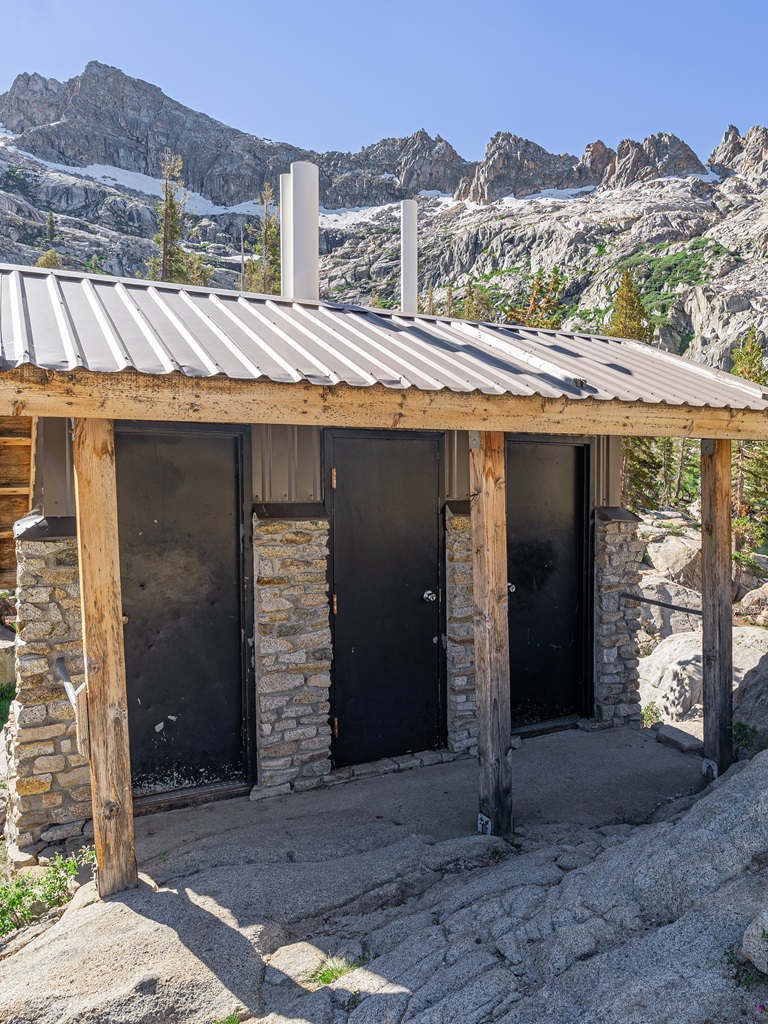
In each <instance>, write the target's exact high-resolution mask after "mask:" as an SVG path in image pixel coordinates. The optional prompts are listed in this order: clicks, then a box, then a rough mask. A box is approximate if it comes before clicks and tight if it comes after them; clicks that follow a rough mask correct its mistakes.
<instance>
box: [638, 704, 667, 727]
mask: <svg viewBox="0 0 768 1024" xmlns="http://www.w3.org/2000/svg"><path fill="white" fill-rule="evenodd" d="M640 713H641V715H642V716H643V726H644V727H645V728H646V729H650V728H651V726H652V725H656V723H657V722H663V721H664V717H663V716H662V714H661V709H660V708H659V706H658V704H656V703H655V702H654V701H651V702H650V703H649V704H645V705H644V706H643V707H642V708H641V711H640Z"/></svg>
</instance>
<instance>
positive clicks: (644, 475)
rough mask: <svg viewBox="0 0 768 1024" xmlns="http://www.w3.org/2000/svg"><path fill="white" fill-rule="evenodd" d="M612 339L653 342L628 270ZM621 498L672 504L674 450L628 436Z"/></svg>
mask: <svg viewBox="0 0 768 1024" xmlns="http://www.w3.org/2000/svg"><path fill="white" fill-rule="evenodd" d="M605 333H606V334H607V335H608V336H609V337H612V338H633V339H634V340H635V341H644V342H650V341H651V339H652V337H653V330H652V328H651V326H650V323H649V321H648V315H647V313H646V312H645V307H644V306H643V300H642V299H641V297H640V292H639V291H638V289H637V288H636V287H635V285H634V283H633V281H632V278H631V277H630V275H629V271H626V270H625V271H624V273H623V275H622V277H621V281H620V282H619V288H618V291H617V292H616V298H615V300H614V304H613V314H612V316H611V323H610V326H609V327H608V329H607V330H606V332H605ZM621 454H622V459H621V496H622V504H623V505H626V506H627V507H629V508H653V507H654V506H655V505H658V504H659V503H663V504H669V500H670V496H671V494H672V493H673V488H672V485H671V481H672V479H673V477H674V479H675V480H676V478H677V476H678V474H679V467H678V471H677V472H674V470H673V468H672V455H673V448H672V446H671V445H670V444H669V443H667V442H666V440H665V439H664V440H661V441H660V440H659V439H658V438H654V437H625V438H624V441H623V444H622V452H621Z"/></svg>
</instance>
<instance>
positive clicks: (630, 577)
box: [595, 508, 643, 728]
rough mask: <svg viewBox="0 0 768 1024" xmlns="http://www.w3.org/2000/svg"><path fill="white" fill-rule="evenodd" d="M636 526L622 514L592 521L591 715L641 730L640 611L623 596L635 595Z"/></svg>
mask: <svg viewBox="0 0 768 1024" xmlns="http://www.w3.org/2000/svg"><path fill="white" fill-rule="evenodd" d="M639 522H640V520H639V519H638V517H637V516H635V515H633V513H631V512H627V511H626V510H625V509H621V508H599V509H597V510H596V515H595V606H596V607H595V715H596V717H597V719H598V721H600V722H602V723H605V724H609V725H616V726H618V725H631V726H633V727H634V728H639V727H640V724H641V713H640V689H639V686H640V684H639V678H638V671H637V667H638V664H639V662H638V657H637V648H636V643H635V638H636V634H637V631H638V628H639V616H640V606H639V604H638V602H636V601H632V600H631V599H630V598H626V597H622V592H623V591H626V592H628V593H633V592H637V593H638V594H639V590H638V584H639V582H640V567H641V563H642V557H643V542H642V541H641V540H640V539H639V538H638V535H637V527H638V523H639Z"/></svg>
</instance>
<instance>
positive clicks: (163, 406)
mask: <svg viewBox="0 0 768 1024" xmlns="http://www.w3.org/2000/svg"><path fill="white" fill-rule="evenodd" d="M3 415H5V416H63V417H69V416H83V417H97V418H105V419H113V420H114V419H131V420H172V421H182V422H191V423H297V424H309V425H320V426H338V427H372V428H377V429H388V428H398V427H399V428H401V429H409V430H488V431H511V432H516V433H544V434H560V435H563V434H564V435H579V434H581V435H595V434H604V435H634V436H648V437H709V438H747V439H752V440H768V416H766V414H765V412H763V411H760V410H754V409H711V408H709V407H701V406H688V405H679V406H673V405H649V404H648V403H645V402H618V401H607V402H601V401H598V400H596V399H589V398H588V399H581V400H575V399H568V398H542V397H540V396H537V395H527V396H518V395H485V394H481V393H480V392H469V393H457V392H454V391H448V390H441V391H420V390H418V389H417V388H405V389H403V390H398V389H393V388H385V387H383V386H382V385H379V384H377V385H374V386H372V387H365V388H355V387H351V386H349V385H347V384H337V385H336V386H335V387H323V386H320V385H315V384H309V383H307V382H304V381H302V382H301V383H298V384H275V383H274V382H272V381H266V380H256V381H253V380H249V381H241V380H233V379H231V378H229V377H224V376H217V377H207V378H192V377H184V376H182V375H181V374H167V375H163V376H160V375H157V376H155V375H149V374H139V373H134V372H127V371H126V372H124V373H92V372H89V371H86V370H79V371H73V372H62V371H54V370H39V369H37V368H35V367H23V368H22V369H16V370H7V371H5V372H3V373H2V374H0V416H3Z"/></svg>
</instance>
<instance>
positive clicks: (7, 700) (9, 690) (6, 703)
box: [0, 683, 16, 729]
mask: <svg viewBox="0 0 768 1024" xmlns="http://www.w3.org/2000/svg"><path fill="white" fill-rule="evenodd" d="M15 696H16V684H15V683H6V684H5V686H0V729H2V727H3V726H4V725H5V723H6V722H7V721H8V713H9V712H10V709H11V703H12V702H13V699H14V697H15Z"/></svg>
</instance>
